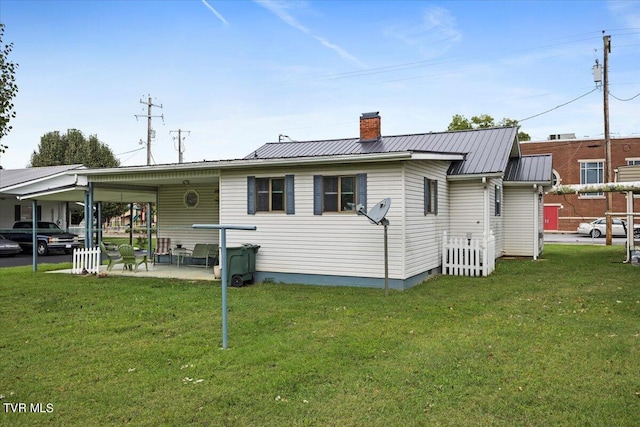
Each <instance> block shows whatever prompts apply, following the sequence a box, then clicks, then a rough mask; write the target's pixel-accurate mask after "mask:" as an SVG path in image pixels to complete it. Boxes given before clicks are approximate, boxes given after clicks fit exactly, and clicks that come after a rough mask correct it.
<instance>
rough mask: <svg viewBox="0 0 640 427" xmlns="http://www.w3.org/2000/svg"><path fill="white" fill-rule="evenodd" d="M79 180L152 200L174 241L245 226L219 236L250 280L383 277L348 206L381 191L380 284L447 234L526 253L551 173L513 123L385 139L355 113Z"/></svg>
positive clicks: (356, 282)
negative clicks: (176, 160)
mask: <svg viewBox="0 0 640 427" xmlns="http://www.w3.org/2000/svg"><path fill="white" fill-rule="evenodd" d="M82 176H83V177H84V178H85V179H86V185H82V186H78V187H77V188H75V189H74V190H73V191H74V192H75V194H72V193H73V192H71V191H70V192H69V197H70V198H73V197H76V198H77V197H79V196H80V194H84V196H83V197H84V198H85V200H87V202H88V205H89V206H92V205H93V204H94V203H95V202H99V201H123V202H131V201H146V202H155V203H156V206H157V235H158V236H159V237H169V238H171V239H172V245H173V246H175V245H176V244H182V245H183V246H184V247H193V245H194V244H195V243H217V242H218V241H219V233H218V231H217V230H211V229H209V230H194V229H193V228H192V227H191V225H192V224H202V223H210V224H236V225H251V226H256V227H257V230H256V231H251V232H247V231H237V232H234V231H231V232H229V233H228V234H227V244H228V246H234V245H239V244H242V243H246V242H249V243H253V244H256V245H259V246H260V249H259V252H258V256H257V261H256V269H257V271H256V275H255V276H256V279H257V280H258V281H265V280H269V281H274V282H282V283H308V284H330V285H350V286H367V287H382V286H383V285H384V277H385V276H384V245H383V243H384V242H383V238H384V237H383V229H382V227H378V226H375V225H373V224H371V223H370V222H369V221H368V220H367V219H366V218H365V217H364V216H362V215H359V214H358V205H362V206H363V207H364V209H365V211H367V212H368V211H369V210H370V209H371V207H372V206H373V205H374V204H376V203H377V202H378V201H380V200H382V199H384V198H387V197H389V198H391V199H392V202H391V206H390V209H389V211H388V213H387V215H386V218H387V219H388V220H389V222H390V226H389V227H388V247H389V284H390V287H391V288H395V289H406V288H409V287H411V286H414V285H416V284H418V283H420V282H421V281H423V280H425V279H427V278H429V277H431V276H433V275H435V274H438V273H439V272H440V271H441V268H442V245H443V239H444V234H445V232H447V233H448V235H449V236H466V237H469V238H473V239H477V238H481V239H486V238H487V237H488V236H489V235H493V236H494V238H495V253H494V254H493V257H494V258H499V257H501V256H503V255H512V256H523V257H531V258H533V259H536V258H537V257H538V256H539V255H540V254H541V253H542V249H543V234H542V233H543V221H542V215H543V206H544V203H543V197H544V192H543V188H544V187H549V186H550V185H551V180H552V169H551V156H549V155H535V156H523V155H522V154H521V151H520V143H519V141H518V139H517V128H516V127H504V128H489V129H478V130H468V131H459V132H440V133H423V134H413V135H395V136H384V135H382V132H381V117H380V115H379V114H378V113H366V114H363V115H362V117H361V118H360V135H359V137H356V138H347V139H337V140H323V141H306V142H278V143H275V142H274V143H267V144H265V145H263V146H261V147H259V148H257V149H256V150H254V151H252V152H251V153H249V155H248V156H246V157H245V158H244V159H236V160H220V161H205V162H196V163H187V164H184V163H183V164H170V165H157V166H134V167H119V168H111V169H88V170H83V171H82ZM32 194H33V195H32V198H34V199H35V198H38V199H42V198H43V197H44V198H45V199H46V197H48V196H47V195H46V194H42V195H38V194H36V193H35V192H34V193H32ZM58 197H60V195H58ZM136 197H141V198H136ZM114 199H115V200H114Z"/></svg>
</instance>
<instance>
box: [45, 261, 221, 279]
mask: <svg viewBox="0 0 640 427" xmlns="http://www.w3.org/2000/svg"><path fill="white" fill-rule="evenodd" d="M50 273H64V274H73V273H72V272H71V269H67V270H56V271H51V272H50ZM104 273H106V274H107V275H108V276H131V277H140V278H152V277H153V278H159V279H176V280H187V281H194V280H199V281H200V280H206V281H210V282H218V283H219V282H220V279H216V278H215V277H214V274H213V268H204V267H199V266H186V265H185V266H180V267H178V266H176V265H175V264H172V265H170V264H156V265H153V264H152V263H149V271H147V270H146V269H145V268H144V264H142V265H140V266H139V267H138V270H137V271H136V270H125V269H123V267H122V264H117V265H116V266H114V267H113V269H112V270H111V271H107V265H106V264H104V265H102V266H100V274H104Z"/></svg>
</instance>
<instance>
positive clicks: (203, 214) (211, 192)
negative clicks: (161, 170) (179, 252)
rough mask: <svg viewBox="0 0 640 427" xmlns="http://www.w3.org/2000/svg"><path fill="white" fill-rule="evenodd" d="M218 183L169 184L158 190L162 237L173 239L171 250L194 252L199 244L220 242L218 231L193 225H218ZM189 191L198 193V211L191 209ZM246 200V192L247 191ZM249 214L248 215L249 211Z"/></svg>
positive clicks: (159, 226) (160, 234)
mask: <svg viewBox="0 0 640 427" xmlns="http://www.w3.org/2000/svg"><path fill="white" fill-rule="evenodd" d="M217 189H218V183H217V182H214V180H213V179H212V183H211V184H209V185H205V184H198V185H189V186H185V185H167V186H163V187H160V189H159V190H158V237H169V238H171V247H174V248H175V246H176V244H181V245H182V246H183V247H185V248H188V249H193V247H194V245H195V244H196V243H215V244H217V243H219V241H218V230H194V229H193V228H192V227H191V226H192V225H193V224H218V223H219V203H218V193H217V192H216V190H217ZM188 190H195V191H196V192H197V193H198V196H199V201H198V205H197V206H196V207H195V208H187V207H186V206H185V204H184V194H185V193H186V192H187V191H188ZM245 197H246V191H245ZM245 211H246V201H245ZM245 213H246V212H245Z"/></svg>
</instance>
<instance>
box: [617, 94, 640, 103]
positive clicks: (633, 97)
mask: <svg viewBox="0 0 640 427" xmlns="http://www.w3.org/2000/svg"><path fill="white" fill-rule="evenodd" d="M609 95H611V97H613V98H615V99H617V100H618V101H622V102H627V101H631V100H633V99H635V98H637V97H639V96H640V93H636V94H635V95H634V96H632V97H631V98H628V99H620V98H618V97H617V96H615V95H614V94H612V93H611V92H609Z"/></svg>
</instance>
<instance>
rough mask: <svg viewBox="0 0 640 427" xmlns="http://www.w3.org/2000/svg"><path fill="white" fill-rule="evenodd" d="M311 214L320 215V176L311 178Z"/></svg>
mask: <svg viewBox="0 0 640 427" xmlns="http://www.w3.org/2000/svg"><path fill="white" fill-rule="evenodd" d="M313 214H314V215H322V175H314V176H313Z"/></svg>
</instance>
